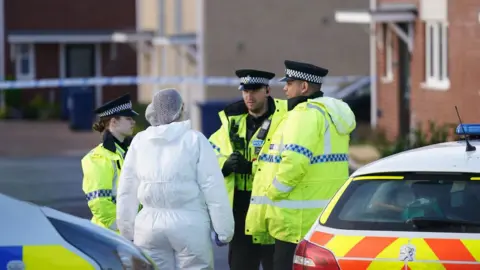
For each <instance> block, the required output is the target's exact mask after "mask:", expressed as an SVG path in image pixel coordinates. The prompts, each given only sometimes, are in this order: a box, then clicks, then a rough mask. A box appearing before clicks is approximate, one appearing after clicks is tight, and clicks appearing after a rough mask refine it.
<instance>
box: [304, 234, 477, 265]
mask: <svg viewBox="0 0 480 270" xmlns="http://www.w3.org/2000/svg"><path fill="white" fill-rule="evenodd" d="M309 240H310V241H311V242H313V243H316V244H318V245H321V246H324V247H325V248H327V249H329V250H330V251H332V252H333V253H334V254H335V256H336V257H337V259H338V263H339V264H340V267H341V269H343V270H344V269H348V270H349V269H352V270H357V269H358V270H360V269H368V270H376V269H378V270H385V269H410V270H416V269H442V270H443V269H446V270H457V269H458V270H470V269H479V270H480V240H477V239H472V240H470V239H435V238H405V237H388V236H358V235H357V236H354V235H333V234H329V233H325V232H319V231H316V232H314V233H313V234H312V235H311V237H310V239H309ZM407 244H410V245H413V246H414V247H415V249H416V252H415V259H414V261H412V262H408V266H407V267H405V262H403V261H401V260H400V259H399V255H400V250H401V248H402V246H404V245H407Z"/></svg>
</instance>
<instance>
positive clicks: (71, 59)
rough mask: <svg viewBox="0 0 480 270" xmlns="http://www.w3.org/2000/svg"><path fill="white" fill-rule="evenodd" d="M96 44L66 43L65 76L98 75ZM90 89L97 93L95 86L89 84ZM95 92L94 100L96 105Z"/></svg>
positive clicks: (88, 76)
mask: <svg viewBox="0 0 480 270" xmlns="http://www.w3.org/2000/svg"><path fill="white" fill-rule="evenodd" d="M96 57H97V56H96V55H95V45H93V44H67V45H65V77H67V78H91V77H95V76H96V70H95V59H96ZM87 87H88V91H91V92H92V93H95V86H87ZM95 96H96V95H95V94H93V95H92V102H93V104H94V106H95V104H96V103H97V102H96V98H95Z"/></svg>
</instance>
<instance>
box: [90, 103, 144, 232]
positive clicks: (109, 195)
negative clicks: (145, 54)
mask: <svg viewBox="0 0 480 270" xmlns="http://www.w3.org/2000/svg"><path fill="white" fill-rule="evenodd" d="M95 113H96V114H97V116H98V117H99V118H100V119H99V120H98V122H96V123H95V124H94V125H93V129H94V130H95V131H98V132H100V133H103V142H102V143H101V144H99V145H98V146H97V147H95V148H94V149H93V150H91V151H90V152H89V153H88V154H87V155H85V157H83V159H82V170H83V184H82V188H83V191H84V192H85V195H86V197H87V201H88V207H89V208H90V211H91V212H92V215H93V217H92V222H93V223H95V224H97V225H99V226H101V227H104V228H109V229H112V230H114V231H117V226H116V206H115V195H116V192H117V185H118V182H117V181H118V178H119V176H120V172H121V169H122V165H123V160H124V158H125V155H126V153H127V150H128V146H129V141H130V140H131V137H130V136H131V135H132V134H133V129H134V127H135V121H134V120H133V117H134V116H137V115H138V113H136V112H135V111H134V110H133V109H132V102H131V100H130V96H129V95H128V94H127V95H124V96H121V97H119V98H117V99H115V100H112V101H110V102H108V103H106V104H104V105H103V106H101V107H99V108H97V109H96V110H95Z"/></svg>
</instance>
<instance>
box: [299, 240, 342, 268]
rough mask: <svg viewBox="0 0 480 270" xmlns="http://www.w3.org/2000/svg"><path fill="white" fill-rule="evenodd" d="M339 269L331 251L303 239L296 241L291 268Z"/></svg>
mask: <svg viewBox="0 0 480 270" xmlns="http://www.w3.org/2000/svg"><path fill="white" fill-rule="evenodd" d="M314 269H318V270H340V267H339V266H338V263H337V260H336V259H335V256H334V255H333V253H332V252H330V251H329V250H328V249H325V248H322V247H320V246H317V245H315V244H312V243H310V242H308V241H307V240H303V241H302V242H300V243H298V245H297V248H296V249H295V256H294V259H293V270H314Z"/></svg>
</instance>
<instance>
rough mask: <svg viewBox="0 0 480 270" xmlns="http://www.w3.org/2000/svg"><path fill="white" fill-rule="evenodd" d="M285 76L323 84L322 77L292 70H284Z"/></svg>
mask: <svg viewBox="0 0 480 270" xmlns="http://www.w3.org/2000/svg"><path fill="white" fill-rule="evenodd" d="M285 74H286V75H287V77H293V78H296V79H300V80H303V81H307V82H311V83H317V84H321V83H322V82H323V77H321V76H318V75H313V74H309V73H305V72H302V71H298V70H294V69H288V68H287V69H285Z"/></svg>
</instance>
